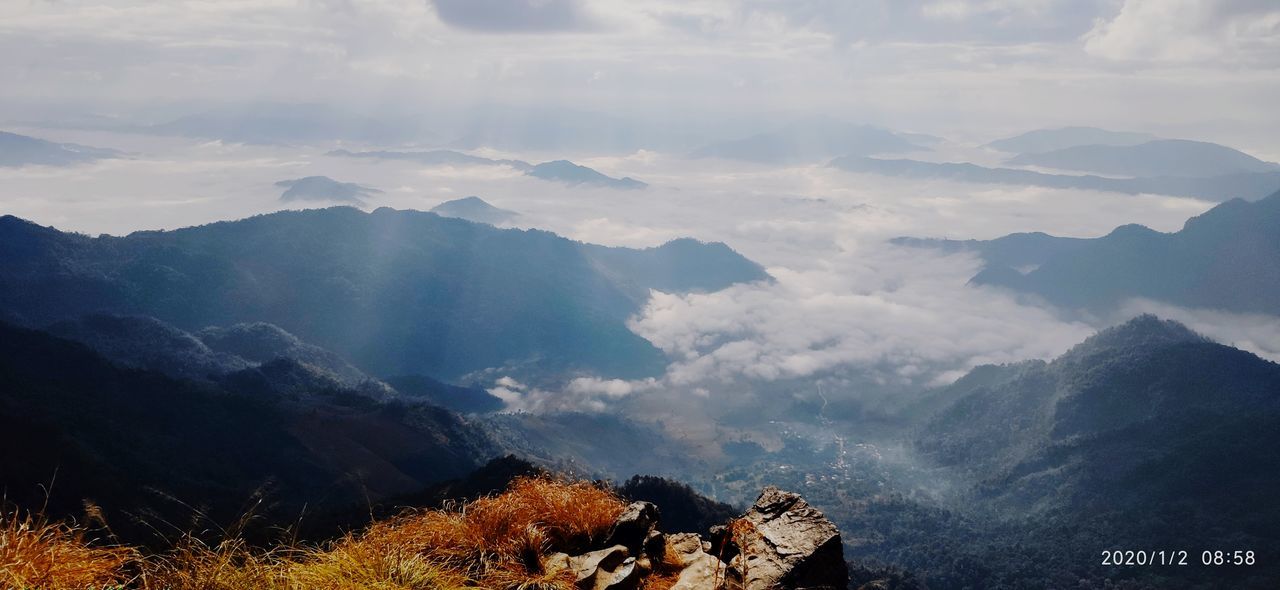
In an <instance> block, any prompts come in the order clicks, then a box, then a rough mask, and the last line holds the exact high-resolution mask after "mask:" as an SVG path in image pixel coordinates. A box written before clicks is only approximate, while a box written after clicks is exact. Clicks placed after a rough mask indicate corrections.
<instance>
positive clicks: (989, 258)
mask: <svg viewBox="0 0 1280 590" xmlns="http://www.w3.org/2000/svg"><path fill="white" fill-rule="evenodd" d="M889 242H890V243H892V244H894V245H897V246H904V247H908V248H933V249H937V250H941V251H943V252H948V253H950V252H973V253H976V254H977V255H978V256H980V257H982V259H983V260H984V261H986V263H987V264H988V265H991V266H999V267H1008V268H1014V269H1017V268H1025V267H1028V266H1039V265H1041V264H1044V261H1046V260H1048V259H1050V258H1053V257H1054V256H1057V255H1059V254H1062V253H1064V252H1071V251H1074V250H1076V249H1077V248H1080V247H1081V246H1083V245H1084V244H1087V243H1088V242H1089V240H1087V239H1083V238H1060V237H1057V236H1051V235H1049V234H1046V233H1043V232H1031V233H1017V234H1009V235H1007V236H1003V237H999V238H996V239H994V240H947V239H936V238H912V237H900V238H893V239H892V240H889Z"/></svg>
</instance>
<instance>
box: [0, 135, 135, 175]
mask: <svg viewBox="0 0 1280 590" xmlns="http://www.w3.org/2000/svg"><path fill="white" fill-rule="evenodd" d="M124 156H125V154H124V153H123V152H120V151H117V150H112V149H106V148H96V147H89V146H84V145H77V144H74V143H56V142H52V141H46V140H43V139H39V138H35V137H29V136H26V135H18V134H17V133H9V132H6V131H0V167H17V166H33V165H34V166H70V165H72V164H80V163H84V162H92V161H94V160H103V159H110V158H123V157H124Z"/></svg>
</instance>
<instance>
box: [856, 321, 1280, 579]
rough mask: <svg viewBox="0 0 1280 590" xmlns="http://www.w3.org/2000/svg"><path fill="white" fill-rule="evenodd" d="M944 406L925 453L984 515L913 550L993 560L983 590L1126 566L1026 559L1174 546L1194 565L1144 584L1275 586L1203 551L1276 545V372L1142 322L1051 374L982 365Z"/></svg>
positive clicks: (1097, 575)
mask: <svg viewBox="0 0 1280 590" xmlns="http://www.w3.org/2000/svg"><path fill="white" fill-rule="evenodd" d="M939 399H940V400H942V401H941V402H940V403H942V408H941V409H940V410H939V411H938V412H937V413H936V414H935V415H934V416H933V417H932V418H930V419H929V420H928V421H927V422H925V423H924V424H923V425H922V426H921V427H920V428H919V430H918V432H917V434H916V435H915V442H914V445H915V448H916V449H917V450H918V451H919V452H920V453H922V454H923V456H924V457H925V458H927V459H928V460H931V461H933V462H935V463H936V464H938V465H942V466H944V467H945V468H946V469H951V470H954V472H955V473H956V474H958V476H959V477H958V481H961V482H969V483H967V484H965V485H969V486H970V487H969V489H968V491H967V492H966V493H963V494H962V495H961V497H960V498H959V499H958V500H957V504H959V505H963V506H965V510H966V512H970V514H973V515H982V514H985V515H986V516H985V517H977V520H975V521H971V522H973V523H974V524H970V525H965V526H967V527H969V530H968V532H966V531H964V530H963V528H964V527H963V526H962V527H956V528H955V529H952V530H950V531H947V530H946V529H945V528H944V527H939V526H938V525H936V524H935V525H933V526H934V527H935V528H933V529H932V530H933V532H932V534H928V535H921V536H918V538H919V539H920V541H921V542H922V543H923V544H921V545H917V546H916V547H915V548H914V549H912V551H920V550H928V551H934V552H937V551H938V548H939V547H940V546H947V545H950V544H955V546H956V547H958V548H960V551H963V552H964V553H966V554H969V555H977V556H983V555H985V556H987V557H988V558H989V559H985V560H983V561H982V563H983V569H986V570H987V574H986V575H987V577H986V581H985V582H984V583H981V584H979V586H980V587H995V586H997V584H996V583H995V582H996V579H998V578H997V577H996V576H997V575H998V576H1001V577H1005V579H1006V586H1008V587H1017V586H1018V584H1014V583H1012V581H1011V579H1019V578H1021V579H1022V580H1024V583H1025V582H1032V583H1031V584H1030V586H1027V587H1032V586H1035V587H1065V586H1063V585H1062V584H1061V583H1060V582H1055V581H1054V580H1059V581H1066V580H1070V581H1071V582H1070V584H1071V585H1072V586H1074V585H1076V583H1077V581H1078V580H1083V579H1085V578H1089V579H1094V580H1100V579H1102V578H1111V577H1113V576H1115V575H1116V574H1115V572H1116V570H1115V569H1114V568H1107V567H1096V566H1088V567H1086V566H1078V565H1076V566H1056V565H1050V564H1048V563H1045V564H1039V563H1037V564H1036V565H1034V566H1031V567H1029V564H1030V563H1031V562H1029V561H1027V559H1030V558H1032V557H1033V556H1034V555H1037V554H1043V553H1045V552H1051V553H1054V554H1056V555H1060V556H1061V560H1060V561H1058V562H1057V563H1059V564H1081V563H1089V564H1094V563H1097V562H1098V561H1099V552H1100V551H1102V550H1105V549H1110V548H1122V547H1129V546H1135V547H1136V546H1146V547H1159V546H1166V545H1169V544H1173V545H1178V546H1179V547H1182V548H1183V549H1182V550H1185V551H1187V552H1188V556H1187V557H1188V559H1187V562H1188V564H1190V565H1189V566H1187V567H1179V568H1155V569H1152V570H1148V571H1134V572H1133V573H1132V575H1131V576H1127V577H1129V578H1130V579H1131V580H1133V583H1134V584H1135V585H1134V586H1133V587H1135V588H1141V587H1153V588H1199V587H1215V586H1222V587H1233V588H1254V587H1257V588H1264V587H1268V586H1269V585H1272V584H1273V582H1274V580H1275V577H1274V576H1275V569H1274V567H1271V568H1253V569H1249V570H1247V571H1243V570H1242V571H1235V572H1225V571H1221V570H1218V569H1215V568H1212V567H1202V566H1201V565H1200V564H1201V561H1200V559H1201V556H1200V552H1201V551H1204V550H1213V548H1214V547H1217V546H1219V545H1231V546H1241V547H1246V546H1247V547H1251V548H1253V549H1252V550H1253V551H1255V552H1257V553H1258V554H1259V555H1263V554H1272V553H1273V552H1274V551H1275V549H1276V548H1277V547H1280V537H1277V535H1276V533H1275V531H1277V530H1280V528H1278V527H1280V509H1277V505H1276V503H1275V502H1274V498H1273V496H1274V490H1276V489H1280V475H1278V474H1280V453H1277V452H1276V450H1275V449H1276V448H1277V444H1280V431H1277V430H1276V428H1275V424H1276V422H1277V420H1280V365H1277V364H1276V363H1272V362H1270V361H1266V360H1263V359H1260V358H1258V357H1256V356H1254V355H1253V354H1250V353H1248V352H1244V351H1241V350H1237V349H1234V348H1231V347H1228V346H1223V345H1221V344H1218V343H1215V342H1212V341H1210V340H1207V339H1205V338H1204V337H1202V336H1200V335H1198V334H1195V333H1193V332H1192V331H1191V330H1188V329H1187V328H1186V327H1185V326H1182V325H1180V324H1177V323H1175V322H1170V321H1164V320H1160V319H1158V318H1155V317H1153V316H1140V317H1137V318H1135V319H1133V320H1131V321H1129V322H1127V323H1125V324H1122V325H1119V326H1116V327H1113V328H1110V329H1107V330H1103V331H1101V332H1099V333H1098V334H1096V335H1095V336H1093V337H1091V338H1089V339H1088V340H1086V341H1085V342H1083V343H1081V344H1080V345H1077V346H1076V347H1074V348H1073V349H1071V350H1070V351H1069V352H1067V353H1065V354H1064V355H1062V356H1060V357H1059V358H1057V359H1054V360H1053V361H1050V362H1043V361H1030V362H1024V363H1018V364H1013V365H1004V366H998V367H996V366H988V367H980V368H979V369H975V371H974V372H973V373H971V374H970V376H969V377H966V378H963V379H961V380H959V381H957V382H956V384H954V385H952V386H950V387H948V388H946V389H945V390H943V392H942V395H940V396H939ZM938 516H942V515H938ZM898 518H899V519H902V518H906V515H902V514H899V515H898ZM984 520H985V521H986V522H988V524H981V523H982V522H983V521H984ZM975 528H976V529H977V531H976V533H977V534H976V535H975V534H974V532H975V531H974V529H975ZM846 530H850V529H849V528H846ZM1187 531H1196V534H1195V535H1194V537H1195V538H1194V539H1189V538H1188V537H1187ZM926 547H928V548H930V549H926ZM1006 552H1007V553H1006ZM1002 553H1004V554H1006V555H1008V556H1009V557H996V556H998V555H1000V554H1002ZM935 554H936V553H935ZM980 559H981V557H980ZM916 563H919V562H916ZM936 565H941V564H940V563H938V564H935V567H936ZM925 573H926V574H928V573H929V572H925ZM992 574H996V575H992ZM926 577H927V575H926ZM1035 580H1039V581H1038V582H1034V581H1035ZM929 584H930V586H931V587H933V586H934V585H935V584H934V580H933V579H930V580H929ZM947 586H948V587H950V586H952V585H947ZM1081 586H1082V587H1086V586H1085V585H1084V584H1083V583H1081ZM1087 587H1100V586H1097V585H1090V586H1087Z"/></svg>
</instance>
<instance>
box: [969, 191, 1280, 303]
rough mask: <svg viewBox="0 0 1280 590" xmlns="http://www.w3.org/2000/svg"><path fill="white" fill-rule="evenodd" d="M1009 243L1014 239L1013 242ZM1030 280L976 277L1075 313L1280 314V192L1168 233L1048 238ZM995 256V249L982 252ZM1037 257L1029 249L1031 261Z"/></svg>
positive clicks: (1003, 270) (1142, 230)
mask: <svg viewBox="0 0 1280 590" xmlns="http://www.w3.org/2000/svg"><path fill="white" fill-rule="evenodd" d="M1005 239H1007V238H1005ZM1041 241H1042V242H1047V243H1054V246H1053V247H1052V248H1046V249H1042V250H1040V252H1041V253H1042V254H1044V257H1043V258H1042V259H1040V260H1034V259H1026V260H1024V261H1023V262H1025V263H1026V264H1028V265H1037V267H1036V268H1035V269H1034V270H1032V271H1031V272H1028V273H1026V274H1022V273H1019V272H1016V271H1013V270H1012V269H1010V268H1009V267H1008V266H1003V265H1001V264H1000V262H999V261H998V260H989V262H992V263H993V264H991V265H990V266H989V267H988V268H987V269H985V270H984V271H983V272H981V273H980V274H978V275H977V276H975V277H974V278H973V282H974V283H975V284H985V285H996V286H1001V287H1006V288H1010V289H1014V290H1017V291H1022V292H1027V293H1034V294H1036V295H1038V296H1040V297H1043V298H1044V299H1045V300H1047V301H1049V302H1052V303H1055V304H1057V305H1061V306H1064V307H1072V308H1090V309H1106V308H1112V307H1114V306H1115V305H1117V304H1119V303H1121V302H1123V301H1125V300H1127V299H1130V298H1134V297H1142V298H1147V299H1154V300H1158V301H1164V302H1168V303H1173V304H1176V305H1184V306H1189V307H1203V308H1212V309H1221V310H1227V311H1234V312H1241V313H1266V314H1272V315H1276V314H1280V300H1277V298H1276V297H1275V296H1274V294H1275V293H1280V192H1277V193H1275V194H1272V195H1271V196H1269V197H1267V198H1265V199H1262V200H1260V201H1256V202H1247V201H1243V200H1234V201H1228V202H1226V203H1223V204H1221V205H1218V206H1217V207H1214V208H1213V209H1210V210H1209V211H1207V212H1205V213H1204V214H1202V215H1199V216H1196V217H1193V218H1191V219H1189V220H1187V222H1186V224H1185V225H1184V226H1183V228H1182V229H1181V230H1180V231H1177V232H1173V233H1161V232H1157V231H1155V230H1152V229H1149V228H1146V227H1143V226H1140V225H1126V226H1122V227H1119V228H1116V230H1115V231H1113V232H1111V233H1110V234H1107V235H1106V236H1103V237H1100V238H1094V239H1089V240H1079V239H1074V238H1059V239H1056V240H1055V239H1052V238H1049V237H1044V238H1041ZM976 247H977V248H979V250H980V251H982V252H987V251H991V249H993V248H997V247H995V246H992V243H990V242H988V243H983V244H981V245H979V246H976ZM1033 252H1034V251H1031V250H1028V251H1027V252H1026V253H1027V254H1031V253H1033Z"/></svg>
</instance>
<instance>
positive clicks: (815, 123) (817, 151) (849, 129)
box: [691, 119, 928, 163]
mask: <svg viewBox="0 0 1280 590" xmlns="http://www.w3.org/2000/svg"><path fill="white" fill-rule="evenodd" d="M927 149H928V148H925V147H921V146H919V145H916V144H915V143H912V142H911V141H909V140H907V139H905V138H903V137H902V136H899V135H898V134H895V133H893V132H892V131H889V130H887V129H881V128H879V127H872V126H869V125H853V124H850V123H845V122H843V121H837V120H834V119H813V120H804V121H798V122H795V123H792V124H790V125H788V126H786V127H783V128H781V129H778V130H776V131H770V132H766V133H759V134H756V135H752V136H749V137H744V138H742V139H736V140H731V141H722V142H718V143H713V144H710V145H707V146H704V147H702V148H700V149H698V150H696V151H694V152H693V153H692V154H691V157H693V158H724V159H728V160H745V161H748V162H768V163H797V162H807V161H813V160H826V159H829V158H832V157H835V156H867V155H871V154H887V153H901V152H915V151H925V150H927Z"/></svg>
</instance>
